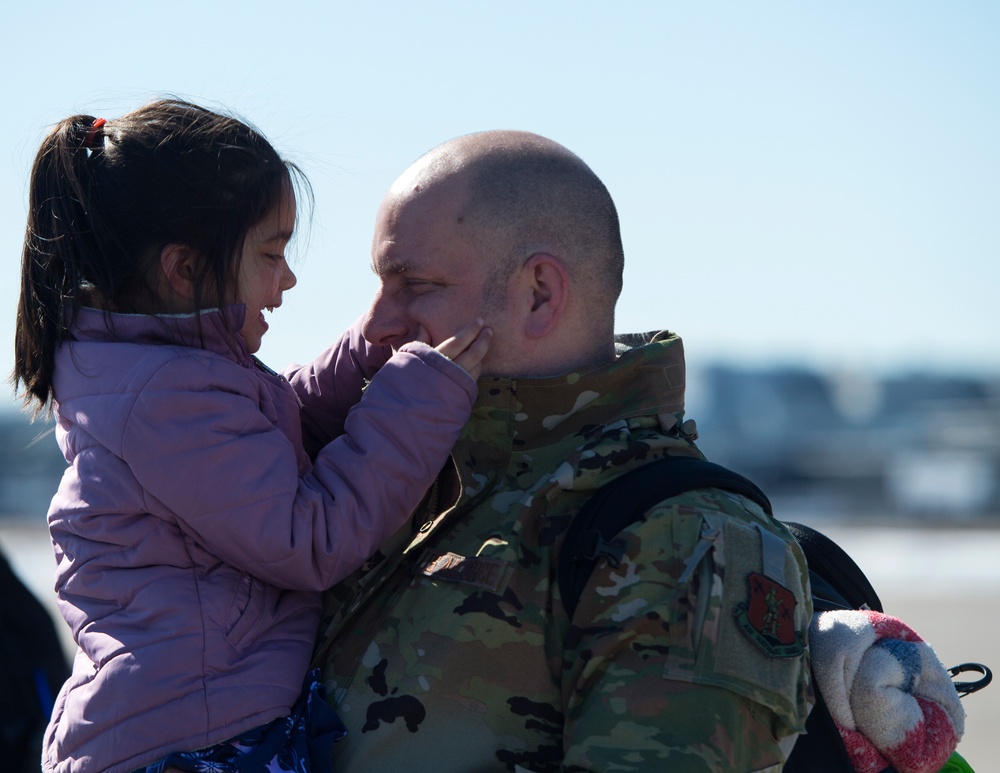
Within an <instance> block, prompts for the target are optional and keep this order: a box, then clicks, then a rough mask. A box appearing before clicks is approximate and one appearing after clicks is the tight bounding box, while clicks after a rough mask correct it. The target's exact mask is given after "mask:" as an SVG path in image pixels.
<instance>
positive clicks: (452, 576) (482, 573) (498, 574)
mask: <svg viewBox="0 0 1000 773" xmlns="http://www.w3.org/2000/svg"><path fill="white" fill-rule="evenodd" d="M414 571H415V572H417V573H418V574H422V575H424V576H425V577H431V578H433V579H435V580H445V581H447V582H455V583H460V584H462V585H471V586H472V587H474V588H482V589H483V590H488V591H490V592H491V593H498V594H499V593H503V592H504V590H506V588H507V583H508V582H509V581H510V576H511V574H513V572H514V569H513V567H511V566H510V565H509V564H508V563H507V562H506V561H501V560H500V559H497V558H483V557H478V556H477V557H471V558H470V557H467V556H460V555H458V554H457V553H438V552H437V551H434V550H426V551H424V554H423V555H422V556H421V557H420V561H418V562H417V565H416V567H415V568H414Z"/></svg>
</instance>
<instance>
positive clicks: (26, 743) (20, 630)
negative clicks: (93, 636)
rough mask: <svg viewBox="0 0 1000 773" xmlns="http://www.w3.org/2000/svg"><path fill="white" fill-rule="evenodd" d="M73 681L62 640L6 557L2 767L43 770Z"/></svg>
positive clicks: (0, 575)
mask: <svg viewBox="0 0 1000 773" xmlns="http://www.w3.org/2000/svg"><path fill="white" fill-rule="evenodd" d="M68 676H69V665H68V663H67V662H66V658H65V655H64V654H63V651H62V646H61V644H60V642H59V636H58V635H57V634H56V629H55V626H54V625H53V622H52V618H51V617H50V615H49V613H48V612H47V611H46V609H45V608H44V607H43V606H42V604H41V602H40V601H39V600H38V599H37V598H35V597H34V596H33V595H32V593H31V591H30V590H28V588H26V587H25V585H24V583H22V582H21V580H20V579H19V578H18V576H17V575H16V574H14V571H13V570H12V569H11V567H10V564H9V563H8V562H7V559H6V557H4V556H3V554H2V553H0V761H2V762H0V767H2V768H3V770H9V771H12V773H27V771H38V770H39V768H40V766H41V757H42V733H43V732H44V731H45V726H46V724H47V723H48V721H49V714H50V713H51V712H52V702H53V700H54V698H55V695H56V693H58V692H59V688H60V687H62V683H63V682H64V681H65V680H66V678H67V677H68Z"/></svg>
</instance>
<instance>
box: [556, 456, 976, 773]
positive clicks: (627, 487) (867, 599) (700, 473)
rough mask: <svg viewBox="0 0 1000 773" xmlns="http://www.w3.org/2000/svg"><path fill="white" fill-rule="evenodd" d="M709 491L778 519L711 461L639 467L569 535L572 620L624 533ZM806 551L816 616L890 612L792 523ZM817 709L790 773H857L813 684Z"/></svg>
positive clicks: (759, 495) (565, 582)
mask: <svg viewBox="0 0 1000 773" xmlns="http://www.w3.org/2000/svg"><path fill="white" fill-rule="evenodd" d="M702 488H718V489H723V490H726V491H732V492H734V493H737V494H742V495H743V496H746V497H747V498H748V499H751V500H752V501H754V502H756V503H757V504H759V505H760V506H761V507H762V508H763V510H764V511H765V512H766V513H767V514H768V515H773V513H772V510H771V503H770V501H769V500H768V498H767V496H766V495H765V494H764V492H763V491H761V490H760V489H759V488H758V487H757V486H756V485H755V484H754V483H753V482H752V481H750V480H748V479H747V478H744V477H743V476H742V475H740V474H738V473H735V472H733V471H732V470H729V469H727V468H725V467H722V466H721V465H718V464H713V463H712V462H707V461H705V460H703V459H696V458H692V457H680V456H667V457H664V458H662V459H658V460H656V461H654V462H650V463H649V464H645V465H643V466H641V467H638V468H636V469H634V470H632V471H630V472H628V473H626V474H625V475H622V476H621V477H620V478H618V479H617V480H615V481H614V482H612V483H609V484H608V485H606V486H604V487H602V488H601V489H599V490H598V491H597V493H596V494H594V496H592V497H591V498H590V500H588V502H587V503H586V504H585V505H584V506H583V507H582V508H581V509H580V511H579V512H578V513H577V514H576V516H575V517H574V518H573V521H572V522H571V523H570V526H569V528H568V529H567V531H566V536H565V541H564V542H563V548H562V551H561V554H560V558H559V565H558V567H557V569H556V574H557V581H558V584H559V591H560V594H561V596H562V599H563V605H564V606H565V608H566V610H567V612H568V613H569V615H570V616H571V617H572V615H573V611H574V610H575V609H576V605H577V602H578V601H579V598H580V594H581V593H582V592H583V589H584V587H585V586H586V584H587V579H588V578H589V577H590V574H591V572H592V571H593V568H594V566H595V564H596V563H597V560H598V559H600V558H604V559H605V560H607V561H608V563H609V564H610V565H611V566H618V564H619V562H620V561H621V559H622V555H623V551H624V549H625V543H624V540H622V539H620V538H618V536H617V535H618V534H619V532H621V531H622V530H623V529H624V528H626V527H627V526H629V525H630V524H632V523H635V522H636V521H639V520H641V518H642V516H643V515H644V514H645V513H646V511H648V510H649V509H650V508H652V507H653V506H654V505H656V504H658V503H660V502H662V501H664V500H665V499H670V498H671V497H675V496H678V495H680V494H683V493H684V492H686V491H692V490H695V489H702ZM784 524H785V526H786V527H788V530H789V531H791V532H792V535H793V536H794V537H795V539H796V540H797V541H798V543H799V545H800V546H801V547H802V552H803V553H804V554H805V557H806V562H807V564H808V566H809V582H810V585H811V589H812V600H813V608H814V610H815V612H814V613H819V612H825V611H830V610H834V609H872V610H875V611H876V612H882V611H883V609H882V602H881V601H880V600H879V597H878V594H877V593H876V592H875V589H874V588H873V587H872V585H871V583H870V582H869V581H868V578H867V577H865V573H864V572H862V571H861V568H860V567H859V566H858V565H857V564H856V563H855V562H854V560H853V559H852V558H851V557H850V556H849V555H848V554H847V553H846V552H845V551H844V550H843V549H842V548H841V547H840V546H839V545H837V543H835V542H834V541H833V540H831V539H829V538H828V537H826V536H825V535H824V534H822V533H820V532H819V531H817V530H816V529H814V528H812V527H810V526H804V525H802V524H798V523H792V522H788V521H785V522H784ZM950 670H951V673H952V675H957V674H958V673H961V672H963V671H977V672H979V673H981V674H982V675H983V678H982V679H980V680H979V681H978V682H972V683H968V682H958V683H956V684H955V688H956V690H958V692H959V693H960V694H962V695H964V694H967V693H970V692H974V691H975V690H978V689H981V688H982V687H985V686H986V685H987V684H989V681H990V678H991V676H990V672H989V669H988V668H986V667H985V666H982V665H980V664H978V663H965V664H962V665H961V666H956V667H955V668H952V669H950ZM813 686H814V691H815V693H816V705H815V706H814V707H813V710H812V711H811V712H810V713H809V718H808V719H807V720H806V734H804V735H800V736H799V737H798V740H797V741H796V743H795V747H794V749H793V750H792V753H791V755H790V756H789V759H788V761H787V762H786V763H785V766H784V768H783V770H784V771H785V773H807V772H808V773H853V771H854V766H853V765H852V764H851V760H850V757H849V756H848V754H847V750H846V749H845V747H844V744H843V741H842V740H841V738H840V733H839V731H838V730H837V726H836V724H835V723H834V721H833V718H832V717H831V716H830V712H829V711H828V709H827V707H826V703H825V702H824V701H823V696H822V695H821V694H820V693H819V690H818V688H817V687H816V684H815V680H814V682H813Z"/></svg>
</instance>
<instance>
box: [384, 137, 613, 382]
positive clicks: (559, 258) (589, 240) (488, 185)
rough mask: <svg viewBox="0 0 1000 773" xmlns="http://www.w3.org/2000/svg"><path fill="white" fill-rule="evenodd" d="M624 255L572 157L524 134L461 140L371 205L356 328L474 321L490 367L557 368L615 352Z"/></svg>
mask: <svg viewBox="0 0 1000 773" xmlns="http://www.w3.org/2000/svg"><path fill="white" fill-rule="evenodd" d="M623 262H624V260H623V256H622V245H621V237H620V234H619V228H618V215H617V213H616V211H615V207H614V203H613V202H612V200H611V196H610V195H609V194H608V191H607V189H606V188H605V187H604V185H603V184H602V183H601V181H600V180H599V179H598V178H597V176H596V175H595V174H594V173H593V172H592V171H591V170H590V168H589V167H588V166H587V165H586V164H584V163H583V161H581V160H580V159H579V158H578V157H577V156H575V155H574V154H572V153H570V152H569V151H568V150H567V149H566V148H564V147H563V146H561V145H559V144H558V143H555V142H552V141H551V140H548V139H545V138H544V137H540V136H538V135H536V134H529V133H527V132H513V131H496V132H483V133H480V134H470V135H467V136H464V137H459V138H457V139H454V140H451V141H449V142H446V143H444V144H443V145H440V146H438V147H437V148H435V149H433V150H432V151H430V152H429V153H427V154H425V155H424V156H422V157H421V158H420V159H418V160H417V161H416V162H415V163H414V164H413V165H412V166H411V167H410V168H409V169H407V170H406V171H405V172H404V173H403V174H402V175H401V176H400V177H399V178H398V179H397V180H396V182H395V183H394V184H393V186H392V187H391V188H390V189H389V192H388V193H387V194H386V196H385V198H384V199H383V201H382V204H381V206H380V207H379V211H378V214H377V216H376V223H375V233H374V237H373V239H372V268H373V269H374V270H375V273H376V274H377V275H378V277H379V280H380V288H379V291H378V293H377V294H376V297H375V299H374V301H373V303H372V306H371V308H370V309H369V312H368V315H367V317H366V322H365V327H364V335H365V338H367V339H368V340H369V341H371V342H373V343H378V344H383V345H389V346H398V345H400V344H401V343H404V342H406V341H410V340H413V339H414V338H417V337H420V338H422V339H423V340H429V341H431V342H432V343H435V344H437V343H440V341H442V340H444V338H445V337H447V336H448V335H451V334H454V333H455V332H457V330H458V329H459V328H460V327H461V326H462V325H463V324H465V323H467V322H469V321H471V320H472V319H474V318H475V317H476V316H481V317H482V318H483V319H484V320H485V321H486V323H487V324H488V325H489V326H490V327H491V328H492V329H493V332H494V335H493V340H492V343H491V345H490V351H489V352H488V353H487V355H486V358H485V359H484V360H483V373H484V374H491V375H519V376H537V375H553V374H556V373H565V372H567V371H569V370H571V369H574V368H577V367H580V366H582V365H585V364H593V363H597V362H599V361H605V360H609V359H613V358H614V342H613V338H614V307H615V302H616V301H617V298H618V294H619V292H620V290H621V280H622V268H623Z"/></svg>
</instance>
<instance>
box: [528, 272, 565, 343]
mask: <svg viewBox="0 0 1000 773" xmlns="http://www.w3.org/2000/svg"><path fill="white" fill-rule="evenodd" d="M524 272H525V274H526V276H527V279H528V283H529V286H530V288H531V310H530V311H529V313H528V316H527V318H526V319H525V326H524V334H525V336H526V337H528V338H544V337H546V336H548V335H549V334H551V333H552V332H553V331H554V330H555V329H556V328H557V327H558V325H559V323H560V322H561V321H562V318H563V315H564V313H565V311H566V305H567V303H568V301H569V271H567V270H566V264H565V263H563V262H562V261H561V260H560V259H559V258H557V257H555V256H554V255H549V254H548V253H546V252H538V253H535V254H534V255H532V256H531V257H530V258H528V260H527V261H526V262H525V264H524Z"/></svg>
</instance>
